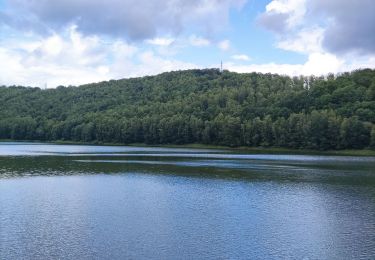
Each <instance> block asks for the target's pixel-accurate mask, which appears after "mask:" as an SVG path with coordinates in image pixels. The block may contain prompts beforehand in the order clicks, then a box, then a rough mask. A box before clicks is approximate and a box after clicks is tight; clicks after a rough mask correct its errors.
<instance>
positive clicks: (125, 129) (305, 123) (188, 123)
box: [0, 69, 375, 150]
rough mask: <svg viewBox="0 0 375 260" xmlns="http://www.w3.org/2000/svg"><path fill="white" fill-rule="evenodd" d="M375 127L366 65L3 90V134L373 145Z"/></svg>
mask: <svg viewBox="0 0 375 260" xmlns="http://www.w3.org/2000/svg"><path fill="white" fill-rule="evenodd" d="M305 82H309V84H308V86H307V84H306V83H305ZM374 124H375V71H374V70H370V69H366V70H359V71H354V72H351V73H344V74H341V75H338V76H334V75H329V76H328V77H327V78H323V77H319V78H318V77H309V78H304V77H293V78H291V77H287V76H280V75H274V74H260V73H250V74H237V73H231V72H228V71H224V72H222V73H221V72H220V71H218V70H216V69H207V70H187V71H176V72H170V73H163V74H160V75H157V76H152V77H143V78H133V79H123V80H111V81H107V82H101V83H96V84H88V85H83V86H80V87H64V86H60V87H58V88H56V89H48V90H41V89H39V88H26V87H17V86H13V87H0V139H15V140H50V141H54V140H68V141H69V140H70V141H83V142H108V143H109V142H112V143H123V144H129V143H147V144H187V143H203V144H212V145H225V146H252V147H256V146H267V147H286V148H308V149H317V150H328V149H351V148H353V149H359V148H365V147H370V146H372V147H375V133H374V132H375V130H374Z"/></svg>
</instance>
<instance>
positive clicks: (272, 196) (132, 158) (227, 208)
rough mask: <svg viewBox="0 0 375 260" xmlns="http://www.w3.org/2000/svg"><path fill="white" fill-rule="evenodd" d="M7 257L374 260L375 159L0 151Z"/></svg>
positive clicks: (75, 148)
mask: <svg viewBox="0 0 375 260" xmlns="http://www.w3.org/2000/svg"><path fill="white" fill-rule="evenodd" d="M0 259H375V157H351V156H319V155H289V154H285V155H281V154H280V155H275V154H273V155H272V154H251V153H246V152H245V151H236V150H229V149H228V150H213V149H207V150H205V149H187V148H156V147H155V148H154V147H125V146H88V145H53V144H41V143H11V142H8V143H0Z"/></svg>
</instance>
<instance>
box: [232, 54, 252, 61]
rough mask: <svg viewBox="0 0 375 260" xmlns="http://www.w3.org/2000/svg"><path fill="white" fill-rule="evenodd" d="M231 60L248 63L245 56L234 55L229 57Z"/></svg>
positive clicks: (248, 58)
mask: <svg viewBox="0 0 375 260" xmlns="http://www.w3.org/2000/svg"><path fill="white" fill-rule="evenodd" d="M231 58H232V59H234V60H239V61H249V60H250V57H249V56H247V55H246V54H236V55H232V56H231Z"/></svg>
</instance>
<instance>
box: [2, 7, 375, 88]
mask: <svg viewBox="0 0 375 260" xmlns="http://www.w3.org/2000/svg"><path fill="white" fill-rule="evenodd" d="M374 10H375V1H374V0H329V1H327V0H54V1H51V0H0V85H23V86H36V87H42V88H45V87H48V88H52V87H56V86H59V85H64V86H68V85H80V84H86V83H91V82H99V81H104V80H110V79H121V78H130V77H139V76H144V75H155V74H159V73H162V72H166V71H173V70H184V69H194V68H218V67H220V62H221V61H223V67H224V69H227V70H230V71H234V72H254V71H255V72H263V73H278V74H283V75H290V76H299V75H317V76H318V75H326V74H328V73H339V72H344V71H352V70H355V69H359V68H375V15H374Z"/></svg>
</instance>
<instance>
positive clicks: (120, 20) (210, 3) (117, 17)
mask: <svg viewBox="0 0 375 260" xmlns="http://www.w3.org/2000/svg"><path fill="white" fill-rule="evenodd" d="M245 2H246V1H245V0H204V1H201V0H155V1H149V0H137V1H135V0H107V1H102V0H79V1H77V0H54V1H49V0H38V1H29V0H6V6H7V9H6V11H2V13H0V22H2V23H5V24H7V25H9V26H11V27H17V28H21V27H25V26H27V30H34V31H38V32H39V31H49V30H52V31H59V30H61V29H62V28H65V27H66V26H67V25H71V24H75V25H77V30H78V31H79V32H81V33H83V34H85V35H94V34H97V35H98V34H99V35H108V36H111V37H116V38H126V39H129V40H144V39H150V38H154V37H156V36H157V35H159V34H160V33H164V34H178V33H179V32H181V31H183V30H184V29H186V27H187V26H196V27H199V28H202V30H203V31H211V30H216V29H219V28H221V26H222V25H223V24H226V23H227V22H228V16H229V11H230V9H232V8H241V7H242V6H243V5H244V4H245ZM1 17H3V18H1Z"/></svg>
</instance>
